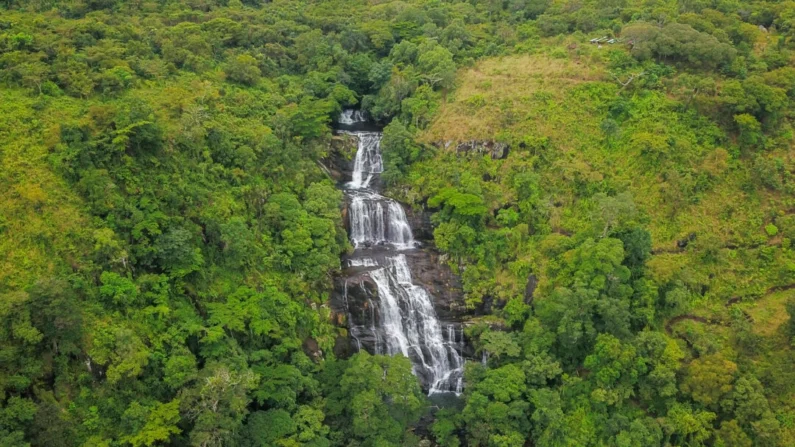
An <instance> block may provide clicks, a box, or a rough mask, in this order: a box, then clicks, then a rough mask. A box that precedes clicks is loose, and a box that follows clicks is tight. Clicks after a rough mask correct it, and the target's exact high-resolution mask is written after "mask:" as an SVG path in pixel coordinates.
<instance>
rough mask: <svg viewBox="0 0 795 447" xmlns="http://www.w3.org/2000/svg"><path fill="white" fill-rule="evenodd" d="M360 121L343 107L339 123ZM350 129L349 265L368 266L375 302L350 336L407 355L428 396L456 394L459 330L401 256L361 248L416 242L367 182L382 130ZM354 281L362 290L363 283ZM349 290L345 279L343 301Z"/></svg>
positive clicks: (397, 208) (377, 169)
mask: <svg viewBox="0 0 795 447" xmlns="http://www.w3.org/2000/svg"><path fill="white" fill-rule="evenodd" d="M364 119H365V118H364V116H363V115H362V114H361V113H356V112H351V111H346V112H344V113H343V115H342V116H341V117H340V119H339V122H340V123H342V124H348V125H351V124H355V123H356V122H362V121H364ZM348 133H350V134H352V135H355V136H356V137H357V138H358V139H359V144H358V150H357V152H356V159H355V161H354V170H353V173H352V180H351V182H349V183H348V184H347V185H346V190H345V193H346V195H347V196H348V198H349V203H350V205H349V219H350V237H351V242H352V243H353V245H354V247H355V249H356V250H355V251H354V257H353V258H352V259H349V260H348V265H349V266H350V267H369V268H371V270H369V271H368V272H367V273H366V275H368V276H369V277H370V278H371V279H372V280H373V282H374V283H375V284H376V287H377V289H378V294H377V297H376V301H377V303H373V301H372V300H370V299H369V298H368V300H367V302H366V306H367V307H368V309H366V310H369V311H370V315H369V318H368V321H369V322H370V324H369V325H365V326H352V327H351V328H350V333H351V336H352V337H353V338H354V340H356V342H357V346H358V348H359V349H362V344H361V342H360V341H359V340H360V338H361V337H362V336H363V335H365V334H367V335H371V336H372V338H373V339H374V346H373V348H372V349H373V351H374V353H375V354H389V355H396V354H402V355H404V356H406V357H408V358H410V359H411V361H412V364H413V368H414V373H415V374H416V375H418V376H420V377H421V378H422V379H423V381H424V383H425V384H426V385H427V387H428V389H429V394H435V393H443V392H455V393H460V392H461V389H462V375H463V366H464V361H463V358H462V357H461V351H462V348H463V335H462V334H460V329H458V332H457V327H456V326H455V325H448V326H446V327H444V328H443V327H442V325H441V323H440V321H439V319H438V317H437V315H436V311H435V310H434V308H433V297H432V296H431V295H430V294H429V293H428V292H427V291H426V290H425V289H424V288H423V287H421V286H418V285H416V284H414V282H413V280H412V278H411V271H410V269H409V265H408V259H407V258H406V256H405V255H404V254H401V253H398V252H390V253H389V254H387V255H386V256H385V257H383V258H382V259H375V258H372V257H368V256H363V254H364V253H363V251H365V250H367V249H368V248H370V247H373V246H384V247H386V248H387V249H393V250H398V251H399V250H412V249H414V248H415V243H414V237H413V235H412V232H411V226H410V225H409V223H408V219H406V213H405V211H404V210H403V207H402V206H401V205H400V204H399V203H398V202H396V201H394V200H392V199H390V198H388V197H384V196H382V195H380V194H378V193H377V192H376V191H375V190H374V189H372V188H371V186H370V185H371V183H372V182H373V180H375V179H376V178H377V176H378V174H380V173H381V172H383V164H382V160H381V151H380V143H381V133H380V132H348ZM358 285H359V286H360V287H361V288H362V289H364V285H363V284H358ZM347 291H348V283H347V282H346V284H345V300H346V301H345V302H346V305H347V304H348V301H347V297H348V295H347V293H348V292H347ZM376 312H377V314H376ZM349 313H350V308H349Z"/></svg>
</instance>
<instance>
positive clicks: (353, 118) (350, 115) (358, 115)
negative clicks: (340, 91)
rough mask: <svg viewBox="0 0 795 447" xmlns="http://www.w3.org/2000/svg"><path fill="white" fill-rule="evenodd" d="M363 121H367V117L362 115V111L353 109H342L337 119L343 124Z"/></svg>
mask: <svg viewBox="0 0 795 447" xmlns="http://www.w3.org/2000/svg"><path fill="white" fill-rule="evenodd" d="M365 121H367V118H366V117H365V116H364V112H362V111H361V110H355V109H347V110H343V111H342V114H341V115H340V119H339V123H340V124H345V125H351V124H356V123H363V122H365Z"/></svg>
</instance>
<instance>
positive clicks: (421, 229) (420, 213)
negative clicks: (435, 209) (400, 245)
mask: <svg viewBox="0 0 795 447" xmlns="http://www.w3.org/2000/svg"><path fill="white" fill-rule="evenodd" d="M403 209H404V211H405V212H406V219H407V220H408V221H409V225H411V231H412V233H413V234H414V239H415V240H418V241H421V242H423V243H424V244H432V243H433V224H431V214H432V213H431V212H430V211H426V210H415V209H413V208H411V207H408V206H404V207H403Z"/></svg>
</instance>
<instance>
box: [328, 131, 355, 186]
mask: <svg viewBox="0 0 795 447" xmlns="http://www.w3.org/2000/svg"><path fill="white" fill-rule="evenodd" d="M358 147H359V143H358V140H357V139H356V137H355V136H353V135H349V134H346V133H341V134H339V135H334V136H333V137H331V143H330V144H329V155H328V157H326V159H325V160H323V166H325V167H326V168H327V169H328V171H329V175H330V176H331V177H332V178H333V179H334V180H336V181H337V182H339V183H344V182H348V181H350V180H351V173H352V172H353V164H354V161H355V158H356V150H357V149H358Z"/></svg>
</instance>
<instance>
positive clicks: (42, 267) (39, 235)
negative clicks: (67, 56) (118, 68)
mask: <svg viewBox="0 0 795 447" xmlns="http://www.w3.org/2000/svg"><path fill="white" fill-rule="evenodd" d="M56 101H57V104H54V105H50V106H49V107H47V108H46V109H45V111H44V113H43V114H42V113H40V112H37V111H36V110H35V109H34V107H36V106H37V104H36V103H37V100H36V99H35V98H31V97H30V96H29V95H27V94H26V93H25V92H23V91H20V90H11V89H4V90H2V91H1V92H0V115H2V116H3V117H4V118H3V120H2V122H0V140H2V141H7V142H9V144H7V145H4V146H3V147H2V148H0V190H2V191H4V193H3V194H1V195H0V235H2V236H0V253H2V256H0V290H2V288H6V287H8V288H11V289H14V288H17V287H20V286H25V285H29V284H31V283H32V281H33V280H34V279H35V278H41V277H47V276H48V275H51V274H53V273H54V272H56V271H57V270H58V269H66V268H69V267H68V266H67V265H65V264H64V262H63V261H64V260H67V262H69V260H77V259H79V258H80V257H81V255H82V254H84V253H85V248H86V245H85V241H86V240H87V239H88V238H89V237H90V234H91V232H90V231H91V230H90V225H89V219H88V217H87V215H86V213H85V212H84V208H83V205H82V203H81V201H80V199H79V198H78V197H77V196H76V194H75V193H74V192H73V191H72V190H70V189H69V187H68V185H66V183H65V182H64V180H63V179H62V178H60V177H59V176H57V175H56V174H55V173H54V172H53V171H52V170H51V169H50V167H49V164H48V161H47V157H48V154H49V151H48V144H50V143H52V142H48V141H45V139H47V138H51V139H53V141H56V142H57V141H58V138H59V135H58V133H57V129H58V123H60V122H63V121H64V120H67V119H72V118H73V116H72V115H73V114H74V113H73V112H74V110H75V108H74V103H75V102H76V100H73V99H67V98H62V99H58V100H56ZM42 135H43V137H42ZM72 264H76V262H73V263H72Z"/></svg>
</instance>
